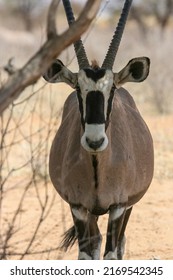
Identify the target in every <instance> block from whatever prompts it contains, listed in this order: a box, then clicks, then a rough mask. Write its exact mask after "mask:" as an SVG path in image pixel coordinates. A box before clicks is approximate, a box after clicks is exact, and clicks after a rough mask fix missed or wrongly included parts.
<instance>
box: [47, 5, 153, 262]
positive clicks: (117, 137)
mask: <svg viewBox="0 0 173 280" xmlns="http://www.w3.org/2000/svg"><path fill="white" fill-rule="evenodd" d="M131 3H132V0H126V1H125V3H124V7H123V10H122V13H121V16H120V19H119V22H118V24H117V28H116V30H115V32H114V35H113V38H112V41H111V43H110V46H109V48H108V51H107V54H106V56H105V59H104V61H103V64H102V66H101V67H100V66H99V65H98V64H97V63H96V62H93V63H92V64H91V65H90V64H89V62H88V59H87V56H86V53H85V49H84V46H83V43H82V40H81V39H79V40H78V41H77V42H75V43H74V48H75V53H76V57H77V60H78V64H79V72H78V73H72V72H71V71H70V70H69V69H67V68H66V66H64V64H63V63H62V62H61V61H60V60H58V59H57V60H55V62H53V63H52V65H51V66H50V67H49V69H48V70H47V72H46V73H45V74H44V76H43V77H44V78H45V80H46V81H48V82H52V83H58V82H65V83H67V84H68V85H70V86H71V87H72V88H74V89H75V91H74V92H72V93H71V94H70V95H69V97H68V98H67V100H66V102H65V104H64V109H63V116H62V122H61V125H60V127H59V130H58V132H57V134H56V136H55V139H54V141H53V144H52V147H51V152H50V161H49V170H50V177H51V180H52V183H53V185H54V187H55V189H56V190H57V192H58V193H59V194H60V196H61V197H62V198H63V199H64V200H65V201H66V202H68V203H69V205H70V208H71V213H72V217H73V221H74V225H73V226H72V227H71V228H70V229H69V230H68V231H67V232H66V234H65V237H64V240H63V244H62V245H63V246H64V248H65V249H67V248H68V247H69V246H70V245H73V243H74V241H75V240H76V239H77V240H78V246H79V253H78V259H80V260H91V259H92V260H96V259H100V248H101V240H102V237H101V234H100V231H99V228H98V225H97V221H98V217H99V216H100V215H103V214H106V213H108V214H109V218H108V226H107V237H106V245H105V251H104V259H105V260H108V259H109V260H110V259H111V260H116V259H122V257H123V254H124V246H125V229H126V225H127V223H128V220H129V216H130V213H131V210H132V207H133V205H134V204H135V203H137V202H138V201H139V200H140V199H141V198H142V197H143V195H144V194H145V192H146V191H147V189H148V187H149V185H150V183H151V180H152V177H153V168H154V156H153V141H152V137H151V134H150V132H149V129H148V127H147V125H146V123H145V122H144V120H143V119H142V117H141V115H140V113H139V111H138V109H137V107H136V105H135V102H134V100H133V98H132V97H131V95H130V94H129V93H128V92H127V90H125V89H124V88H122V87H121V86H122V85H123V84H125V83H126V82H142V81H143V80H145V79H146V77H147V76H148V73H149V66H150V60H149V58H147V57H137V58H133V59H131V60H130V61H129V62H128V64H127V65H126V66H125V67H124V68H123V69H122V70H121V71H120V72H118V73H114V72H113V70H112V68H113V65H114V61H115V57H116V54H117V51H118V48H119V44H120V41H121V37H122V34H123V30H124V27H125V24H126V21H127V17H128V13H129V10H130V6H131ZM63 4H64V8H65V11H66V16H67V19H68V23H69V24H71V23H73V21H74V20H75V19H74V16H73V11H72V8H71V5H70V2H69V1H67V0H63Z"/></svg>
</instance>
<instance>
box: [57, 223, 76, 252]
mask: <svg viewBox="0 0 173 280" xmlns="http://www.w3.org/2000/svg"><path fill="white" fill-rule="evenodd" d="M76 240H77V233H76V230H75V226H72V227H71V228H69V229H68V230H67V231H66V232H65V233H64V234H63V239H62V241H61V244H60V249H61V250H64V251H67V250H68V248H69V247H70V248H71V247H72V246H73V245H74V243H75V241H76Z"/></svg>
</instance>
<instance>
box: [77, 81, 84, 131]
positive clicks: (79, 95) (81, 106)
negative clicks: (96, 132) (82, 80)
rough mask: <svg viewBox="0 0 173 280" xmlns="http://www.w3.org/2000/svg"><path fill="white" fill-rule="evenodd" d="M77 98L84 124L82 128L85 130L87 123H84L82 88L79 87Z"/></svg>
mask: <svg viewBox="0 0 173 280" xmlns="http://www.w3.org/2000/svg"><path fill="white" fill-rule="evenodd" d="M77 98H78V102H79V111H80V114H81V123H82V126H83V128H84V127H85V123H84V119H83V102H82V101H83V100H82V97H81V93H80V88H79V87H78V88H77Z"/></svg>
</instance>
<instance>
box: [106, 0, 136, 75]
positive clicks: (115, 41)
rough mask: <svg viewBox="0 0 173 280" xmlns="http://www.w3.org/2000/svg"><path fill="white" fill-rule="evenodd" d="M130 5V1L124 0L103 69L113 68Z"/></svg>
mask: <svg viewBox="0 0 173 280" xmlns="http://www.w3.org/2000/svg"><path fill="white" fill-rule="evenodd" d="M131 4H132V0H126V1H125V3H124V7H123V10H122V13H121V16H120V19H119V22H118V25H117V28H116V30H115V32H114V35H113V38H112V41H111V43H110V46H109V49H108V51H107V54H106V57H105V59H104V61H103V65H102V67H103V68H105V69H111V70H112V68H113V64H114V61H115V57H116V54H117V51H118V48H119V45H120V42H121V37H122V35H123V31H124V27H125V25H126V21H127V17H128V14H129V10H130V7H131Z"/></svg>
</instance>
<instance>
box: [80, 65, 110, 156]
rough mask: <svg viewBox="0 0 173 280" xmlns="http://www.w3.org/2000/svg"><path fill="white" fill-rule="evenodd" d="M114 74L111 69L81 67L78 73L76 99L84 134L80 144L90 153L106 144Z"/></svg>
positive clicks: (98, 150)
mask: <svg viewBox="0 0 173 280" xmlns="http://www.w3.org/2000/svg"><path fill="white" fill-rule="evenodd" d="M113 78H114V75H113V73H112V71H111V70H105V69H100V68H96V69H92V68H90V69H83V70H80V71H79V74H78V86H79V89H78V100H79V109H80V113H81V119H82V124H83V128H84V134H83V136H82V138H81V144H82V146H83V148H84V149H85V150H87V151H88V152H91V153H96V152H101V151H103V150H104V149H106V147H107V145H108V138H107V135H106V127H107V125H108V119H109V115H110V111H111V110H110V108H111V103H112V99H113V98H112V96H113V94H112V91H113V89H114V79H113Z"/></svg>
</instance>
